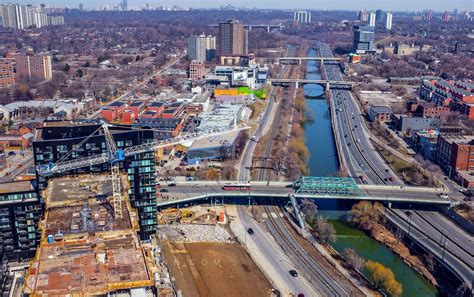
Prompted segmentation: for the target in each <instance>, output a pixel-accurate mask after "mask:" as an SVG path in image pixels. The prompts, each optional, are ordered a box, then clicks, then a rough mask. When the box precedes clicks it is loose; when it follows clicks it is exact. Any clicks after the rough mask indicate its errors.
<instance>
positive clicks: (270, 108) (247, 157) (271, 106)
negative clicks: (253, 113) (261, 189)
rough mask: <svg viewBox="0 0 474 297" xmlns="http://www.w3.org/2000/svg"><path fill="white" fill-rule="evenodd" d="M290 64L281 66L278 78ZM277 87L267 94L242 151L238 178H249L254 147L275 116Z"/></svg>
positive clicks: (243, 179) (245, 179)
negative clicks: (258, 119)
mask: <svg viewBox="0 0 474 297" xmlns="http://www.w3.org/2000/svg"><path fill="white" fill-rule="evenodd" d="M289 67H291V66H283V69H282V71H281V72H280V74H279V75H278V78H281V77H283V76H284V75H285V74H286V73H287V72H288V70H289ZM276 90H277V87H272V89H271V91H270V96H269V99H268V100H269V102H268V105H267V108H266V109H265V112H264V113H263V116H262V119H261V120H260V122H259V125H258V127H257V130H256V131H255V133H254V134H253V135H252V136H251V138H253V139H254V140H250V141H249V142H248V143H247V145H246V146H245V149H244V151H243V153H242V158H241V159H240V166H239V174H238V177H239V180H242V181H247V180H250V179H251V176H250V167H252V157H253V154H254V151H255V149H256V148H257V144H258V141H259V140H260V139H261V138H262V136H263V135H265V134H266V133H267V131H268V130H269V129H270V127H271V126H270V125H271V124H273V123H274V118H275V109H278V104H276V101H275V93H276Z"/></svg>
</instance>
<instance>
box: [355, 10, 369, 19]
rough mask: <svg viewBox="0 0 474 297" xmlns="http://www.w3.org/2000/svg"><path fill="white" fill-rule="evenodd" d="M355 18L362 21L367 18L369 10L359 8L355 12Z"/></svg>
mask: <svg viewBox="0 0 474 297" xmlns="http://www.w3.org/2000/svg"><path fill="white" fill-rule="evenodd" d="M357 19H358V20H359V21H362V22H367V21H368V20H369V12H368V11H367V10H361V11H359V12H358V13H357Z"/></svg>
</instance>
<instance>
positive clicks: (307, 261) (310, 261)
mask: <svg viewBox="0 0 474 297" xmlns="http://www.w3.org/2000/svg"><path fill="white" fill-rule="evenodd" d="M264 209H265V214H266V219H265V225H266V226H267V229H268V230H269V231H270V233H271V234H272V235H273V237H274V238H275V240H276V241H277V242H278V244H279V245H280V246H281V247H282V249H283V251H284V252H285V253H286V255H288V257H289V258H290V259H291V260H292V262H293V263H295V264H296V267H295V270H297V271H298V273H300V274H302V275H303V276H304V277H305V278H307V279H308V280H309V282H310V283H311V284H313V285H314V287H315V289H316V290H317V291H318V293H319V294H321V295H322V296H350V295H351V290H350V289H347V288H345V287H344V286H342V285H341V284H340V283H339V282H338V280H337V279H334V278H333V277H332V276H331V275H330V274H329V273H328V272H327V271H325V269H324V268H323V267H322V266H321V264H319V263H318V262H317V261H316V260H315V259H314V258H313V257H311V256H310V255H309V254H308V253H307V252H306V251H305V249H304V248H303V247H302V246H301V245H300V244H299V243H298V241H297V240H296V239H295V238H294V237H293V236H292V234H291V233H290V232H288V230H287V229H286V226H285V224H284V223H283V221H282V218H281V217H282V215H283V214H281V212H280V210H279V208H278V207H268V206H264Z"/></svg>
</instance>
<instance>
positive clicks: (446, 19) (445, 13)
mask: <svg viewBox="0 0 474 297" xmlns="http://www.w3.org/2000/svg"><path fill="white" fill-rule="evenodd" d="M449 18H450V17H449V11H445V12H444V13H443V16H442V18H441V19H442V20H443V21H444V22H449Z"/></svg>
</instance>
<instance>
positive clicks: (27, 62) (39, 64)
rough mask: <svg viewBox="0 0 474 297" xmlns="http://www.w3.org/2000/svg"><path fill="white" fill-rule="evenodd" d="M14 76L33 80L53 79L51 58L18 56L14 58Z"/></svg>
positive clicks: (46, 56)
mask: <svg viewBox="0 0 474 297" xmlns="http://www.w3.org/2000/svg"><path fill="white" fill-rule="evenodd" d="M15 62H16V74H17V75H18V76H22V77H27V78H29V79H34V80H39V81H43V80H48V79H51V78H52V77H53V69H52V67H51V56H48V55H18V56H15Z"/></svg>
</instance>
